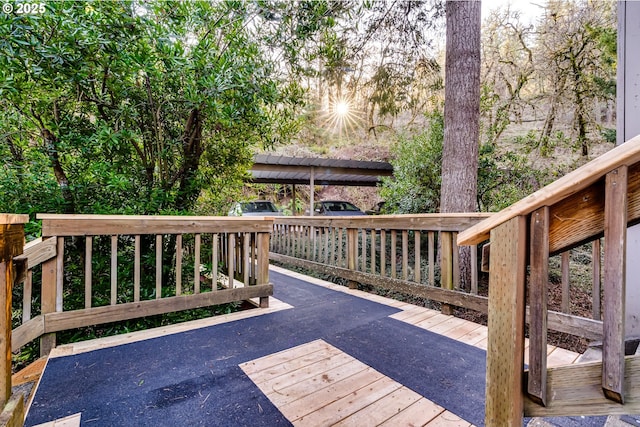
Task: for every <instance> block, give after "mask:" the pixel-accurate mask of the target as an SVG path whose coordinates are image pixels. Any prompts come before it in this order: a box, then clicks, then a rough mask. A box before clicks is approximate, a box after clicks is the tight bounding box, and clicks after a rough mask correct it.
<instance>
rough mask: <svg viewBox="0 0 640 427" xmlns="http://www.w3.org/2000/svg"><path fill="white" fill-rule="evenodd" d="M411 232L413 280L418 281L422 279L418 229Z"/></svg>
mask: <svg viewBox="0 0 640 427" xmlns="http://www.w3.org/2000/svg"><path fill="white" fill-rule="evenodd" d="M413 233H414V234H413V252H414V258H415V260H414V264H413V280H414V282H416V283H420V280H421V279H422V278H421V277H420V273H421V271H420V268H421V265H420V264H421V263H420V249H421V248H420V230H415V231H414V232H413Z"/></svg>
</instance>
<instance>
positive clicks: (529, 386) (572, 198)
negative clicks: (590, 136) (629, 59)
mask: <svg viewBox="0 0 640 427" xmlns="http://www.w3.org/2000/svg"><path fill="white" fill-rule="evenodd" d="M639 220H640V137H638V138H635V139H634V140H632V141H629V142H627V143H626V144H623V145H622V146H620V147H617V148H615V149H614V150H611V151H609V152H608V153H606V154H604V155H603V156H601V157H600V158H598V159H595V160H593V161H591V162H590V163H587V164H586V165H584V166H583V167H581V168H579V169H577V170H575V171H574V172H572V173H570V174H568V175H566V176H564V177H563V178H561V179H559V180H557V181H556V182H554V183H553V184H551V185H549V186H547V187H545V188H543V189H541V190H539V191H538V192H536V193H534V194H532V195H530V196H528V197H526V198H524V199H522V200H521V201H520V202H518V203H516V204H514V205H512V206H510V207H509V208H507V209H505V210H503V211H502V212H500V213H497V214H495V215H494V216H492V217H491V218H488V219H486V220H485V221H483V222H481V223H479V224H477V225H475V226H473V227H471V228H470V229H468V230H465V231H464V232H462V233H460V234H459V235H458V244H459V245H475V244H478V243H479V242H482V241H485V240H486V239H489V238H490V241H491V246H490V247H491V251H490V260H489V321H488V327H489V336H488V348H487V393H486V395H487V400H486V420H485V421H486V425H487V426H507V425H510V426H516V425H518V426H521V425H522V417H523V414H524V415H527V416H558V415H606V414H632V413H639V412H640V387H639V385H640V357H638V356H635V357H633V356H628V355H626V354H625V339H626V337H625V316H626V313H625V286H626V280H625V262H626V259H627V257H626V241H627V237H626V230H627V227H628V226H629V225H631V224H634V223H637V222H638V221H639ZM602 237H603V241H602V245H601V244H600V239H601V238H602ZM590 241H592V242H595V243H594V247H595V248H596V250H597V252H596V253H597V255H596V256H598V255H599V254H600V250H603V251H604V268H603V271H602V274H603V281H602V283H603V286H602V287H603V295H604V296H603V300H602V304H600V307H599V308H601V310H602V322H597V323H596V325H597V326H599V327H600V328H601V336H602V361H596V362H591V363H585V364H578V365H572V366H565V367H557V368H549V369H547V366H546V357H547V329H548V321H549V320H550V313H549V312H548V311H547V284H548V282H549V276H548V268H549V257H550V256H551V255H553V254H557V253H562V252H564V251H566V250H567V249H569V248H572V247H576V246H577V245H580V244H582V243H585V242H590ZM527 267H528V270H527ZM527 284H528V287H529V297H528V298H529V305H530V313H529V323H530V327H529V361H528V362H529V363H528V365H529V366H528V371H527V372H525V373H524V374H523V366H524V328H525V311H526V310H525V293H526V287H527ZM598 285H599V283H598ZM633 285H634V286H637V284H635V283H634V284H633ZM598 292H599V289H598ZM598 301H599V300H598ZM524 383H526V384H524ZM523 385H525V386H524V387H523ZM523 390H526V392H523ZM622 403H624V404H622Z"/></svg>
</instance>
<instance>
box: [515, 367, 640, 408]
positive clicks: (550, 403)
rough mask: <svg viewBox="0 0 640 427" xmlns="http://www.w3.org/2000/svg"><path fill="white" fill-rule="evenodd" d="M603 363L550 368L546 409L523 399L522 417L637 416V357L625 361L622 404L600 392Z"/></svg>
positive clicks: (639, 399)
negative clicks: (523, 409)
mask: <svg viewBox="0 0 640 427" xmlns="http://www.w3.org/2000/svg"><path fill="white" fill-rule="evenodd" d="M602 369H603V366H602V362H590V363H577V364H573V365H569V366H562V367H557V368H549V370H548V373H547V406H546V407H543V406H540V405H537V404H536V403H534V402H533V401H531V400H529V399H526V400H525V416H527V417H529V416H531V417H547V416H588V415H626V414H637V413H640V357H638V356H628V357H626V358H625V368H624V389H625V392H626V393H625V403H624V405H620V404H619V403H617V402H614V401H612V400H609V399H607V398H606V397H605V395H604V392H603V389H602Z"/></svg>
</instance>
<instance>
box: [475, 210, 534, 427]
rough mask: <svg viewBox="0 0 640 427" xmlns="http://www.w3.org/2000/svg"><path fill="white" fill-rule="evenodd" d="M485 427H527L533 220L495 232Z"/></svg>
mask: <svg viewBox="0 0 640 427" xmlns="http://www.w3.org/2000/svg"><path fill="white" fill-rule="evenodd" d="M491 242H492V243H491V246H492V247H491V251H492V256H491V260H490V263H491V264H490V267H489V270H490V272H489V316H488V331H489V335H488V344H487V392H486V406H485V409H486V410H485V425H487V426H489V427H491V426H500V427H504V426H522V415H523V392H522V377H523V375H522V368H523V365H524V321H525V309H524V299H525V295H524V290H525V269H526V264H527V260H526V252H527V246H526V245H527V221H526V217H524V216H517V217H514V218H512V219H510V220H508V221H507V222H505V223H504V224H501V225H499V226H498V227H496V228H494V229H493V230H491Z"/></svg>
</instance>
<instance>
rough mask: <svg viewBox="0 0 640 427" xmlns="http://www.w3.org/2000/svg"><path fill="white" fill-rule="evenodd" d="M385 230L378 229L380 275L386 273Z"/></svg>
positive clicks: (383, 275)
mask: <svg viewBox="0 0 640 427" xmlns="http://www.w3.org/2000/svg"><path fill="white" fill-rule="evenodd" d="M386 270H387V230H380V275H381V276H382V277H385V276H386V275H387V271H386Z"/></svg>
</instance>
